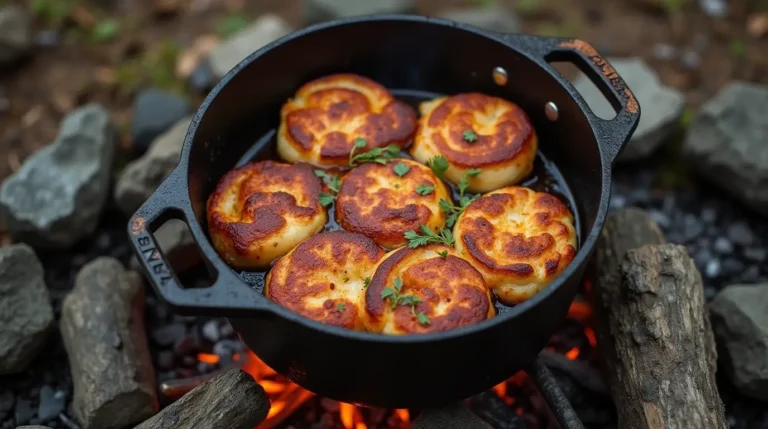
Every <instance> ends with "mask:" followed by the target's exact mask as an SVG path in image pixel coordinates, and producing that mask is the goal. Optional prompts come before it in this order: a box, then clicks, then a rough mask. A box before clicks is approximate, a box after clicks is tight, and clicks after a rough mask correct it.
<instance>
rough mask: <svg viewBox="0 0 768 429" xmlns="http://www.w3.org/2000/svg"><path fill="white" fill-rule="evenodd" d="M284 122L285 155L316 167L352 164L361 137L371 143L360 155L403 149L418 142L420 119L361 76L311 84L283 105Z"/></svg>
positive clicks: (280, 144) (280, 138)
mask: <svg viewBox="0 0 768 429" xmlns="http://www.w3.org/2000/svg"><path fill="white" fill-rule="evenodd" d="M280 118H281V122H280V128H279V130H278V134H277V151H278V153H279V154H280V156H281V157H282V158H283V159H284V160H286V161H288V162H291V163H295V162H300V161H303V162H307V163H309V164H313V165H316V166H347V165H348V163H349V153H350V151H351V150H352V147H353V145H354V143H355V139H357V138H364V139H365V140H366V142H367V145H366V146H365V147H364V148H360V149H358V150H357V151H356V153H361V152H365V151H367V150H370V149H372V148H374V147H385V146H389V145H390V144H395V145H398V146H400V147H403V146H404V145H405V144H406V143H408V141H410V140H411V138H413V133H414V132H415V131H416V120H417V119H416V112H415V111H414V110H413V108H411V107H410V106H408V105H407V104H405V103H403V102H400V101H397V100H395V99H394V98H393V97H392V94H390V93H389V91H387V89H386V88H384V87H383V86H381V85H379V84H378V83H376V82H374V81H372V80H371V79H368V78H366V77H363V76H359V75H355V74H334V75H330V76H325V77H322V78H319V79H316V80H313V81H311V82H309V83H306V84H305V85H303V86H302V87H301V88H299V90H298V91H297V92H296V95H295V96H294V97H293V98H292V99H290V100H288V102H286V103H285V104H284V105H283V108H282V110H281V111H280Z"/></svg>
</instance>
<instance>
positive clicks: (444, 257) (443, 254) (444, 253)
mask: <svg viewBox="0 0 768 429" xmlns="http://www.w3.org/2000/svg"><path fill="white" fill-rule="evenodd" d="M437 254H438V255H440V257H441V258H443V259H446V258H448V251H447V250H443V251H442V252H437Z"/></svg>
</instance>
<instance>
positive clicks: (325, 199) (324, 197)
mask: <svg viewBox="0 0 768 429" xmlns="http://www.w3.org/2000/svg"><path fill="white" fill-rule="evenodd" d="M317 199H318V201H319V202H320V204H322V205H323V207H328V206H330V205H331V204H333V202H334V201H336V195H332V194H326V193H325V192H321V193H320V196H318V197H317Z"/></svg>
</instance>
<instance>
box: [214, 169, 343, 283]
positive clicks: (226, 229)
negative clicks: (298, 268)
mask: <svg viewBox="0 0 768 429" xmlns="http://www.w3.org/2000/svg"><path fill="white" fill-rule="evenodd" d="M321 191H322V183H321V182H320V179H318V178H317V177H316V176H315V174H314V173H313V172H312V169H311V168H310V167H309V166H307V165H289V164H282V163H277V162H272V161H261V162H255V163H251V164H247V165H244V166H242V167H239V168H236V169H234V170H232V171H230V172H228V173H227V174H225V175H224V177H222V178H221V180H220V181H219V183H218V185H217V186H216V190H215V191H214V192H213V193H212V194H211V196H210V197H209V198H208V211H207V214H208V232H209V233H210V235H211V241H212V242H213V246H214V247H215V248H216V250H217V251H218V252H219V254H220V255H221V257H223V258H224V259H225V260H226V261H227V262H228V263H229V264H230V265H232V266H234V267H235V268H240V269H257V268H264V267H267V266H269V264H270V263H271V262H272V261H274V260H275V259H277V258H279V257H280V256H283V255H285V254H286V253H288V251H290V250H291V249H292V248H293V247H294V246H296V245H297V244H299V243H300V242H301V241H303V240H304V239H306V238H307V237H310V236H312V235H313V234H315V233H316V232H318V231H319V230H320V229H322V228H323V225H325V222H326V221H327V220H328V214H327V213H326V211H325V209H324V208H323V207H322V206H321V205H320V203H319V202H318V195H319V194H320V192H321Z"/></svg>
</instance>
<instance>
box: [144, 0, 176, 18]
mask: <svg viewBox="0 0 768 429" xmlns="http://www.w3.org/2000/svg"><path fill="white" fill-rule="evenodd" d="M182 3H183V0H155V5H154V6H153V7H152V11H153V12H154V14H155V15H156V16H159V17H167V16H173V15H176V14H177V13H179V10H181V5H182Z"/></svg>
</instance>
